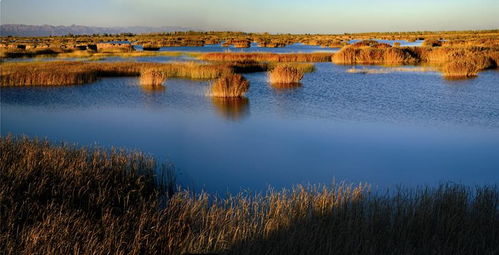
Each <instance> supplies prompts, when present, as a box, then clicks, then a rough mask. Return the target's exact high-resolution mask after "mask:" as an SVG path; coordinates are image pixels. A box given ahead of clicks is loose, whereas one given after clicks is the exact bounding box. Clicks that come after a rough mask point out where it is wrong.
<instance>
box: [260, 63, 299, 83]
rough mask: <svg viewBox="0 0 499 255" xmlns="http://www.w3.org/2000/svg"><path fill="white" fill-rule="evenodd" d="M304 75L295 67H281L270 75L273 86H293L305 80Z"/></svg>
mask: <svg viewBox="0 0 499 255" xmlns="http://www.w3.org/2000/svg"><path fill="white" fill-rule="evenodd" d="M303 75H304V73H303V72H302V71H300V70H298V69H297V68H295V67H293V66H287V65H280V66H277V67H275V68H274V69H272V71H270V72H269V73H268V77H269V82H270V83H272V84H293V83H299V82H300V81H301V79H303Z"/></svg>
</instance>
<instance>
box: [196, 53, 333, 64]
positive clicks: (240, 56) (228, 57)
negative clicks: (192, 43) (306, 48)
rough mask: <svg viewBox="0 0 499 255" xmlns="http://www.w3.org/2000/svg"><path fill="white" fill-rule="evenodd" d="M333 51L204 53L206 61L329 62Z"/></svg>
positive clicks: (202, 57)
mask: <svg viewBox="0 0 499 255" xmlns="http://www.w3.org/2000/svg"><path fill="white" fill-rule="evenodd" d="M332 55H333V53H283V54H279V53H231V52H223V53H205V54H201V55H199V57H198V58H199V59H201V60H206V61H259V62H262V61H267V62H330V61H331V57H332Z"/></svg>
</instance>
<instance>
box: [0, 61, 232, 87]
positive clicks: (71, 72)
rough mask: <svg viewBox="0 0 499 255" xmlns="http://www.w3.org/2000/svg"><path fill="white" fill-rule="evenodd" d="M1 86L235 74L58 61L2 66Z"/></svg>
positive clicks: (177, 66)
mask: <svg viewBox="0 0 499 255" xmlns="http://www.w3.org/2000/svg"><path fill="white" fill-rule="evenodd" d="M1 67H2V69H1V76H0V82H1V86H31V85H73V84H84V83H89V82H93V81H95V80H96V79H97V78H99V77H109V76H139V75H140V73H141V72H145V71H151V70H154V71H157V72H161V73H162V74H164V76H165V77H171V78H185V79H215V78H218V77H220V76H222V75H223V74H226V73H231V72H232V70H231V69H230V68H229V67H228V66H225V65H211V64H199V63H189V62H181V63H141V62H113V63H91V62H82V61H72V62H70V61H60V62H59V61H54V62H41V63H40V62H28V63H3V64H1Z"/></svg>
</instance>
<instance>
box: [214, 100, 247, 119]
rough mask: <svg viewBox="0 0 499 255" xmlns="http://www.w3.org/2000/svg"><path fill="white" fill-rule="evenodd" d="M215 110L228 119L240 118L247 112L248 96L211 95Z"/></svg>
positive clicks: (245, 115)
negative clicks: (224, 96) (225, 96)
mask: <svg viewBox="0 0 499 255" xmlns="http://www.w3.org/2000/svg"><path fill="white" fill-rule="evenodd" d="M211 102H212V103H213V106H214V108H215V109H216V111H217V112H218V113H219V114H220V115H221V116H222V117H224V118H226V119H228V120H240V119H243V118H245V117H247V116H248V114H249V100H248V98H245V97H243V98H239V97H237V98H221V97H212V98H211Z"/></svg>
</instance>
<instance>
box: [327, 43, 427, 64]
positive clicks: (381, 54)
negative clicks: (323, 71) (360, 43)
mask: <svg viewBox="0 0 499 255" xmlns="http://www.w3.org/2000/svg"><path fill="white" fill-rule="evenodd" d="M333 62H334V63H336V64H347V65H352V64H385V65H402V64H415V63H418V59H417V58H415V57H414V55H413V54H411V52H410V51H409V50H408V49H407V48H398V47H391V46H390V47H385V48H373V47H354V46H346V47H343V48H342V49H341V50H340V51H339V52H337V53H336V54H334V56H333Z"/></svg>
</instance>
